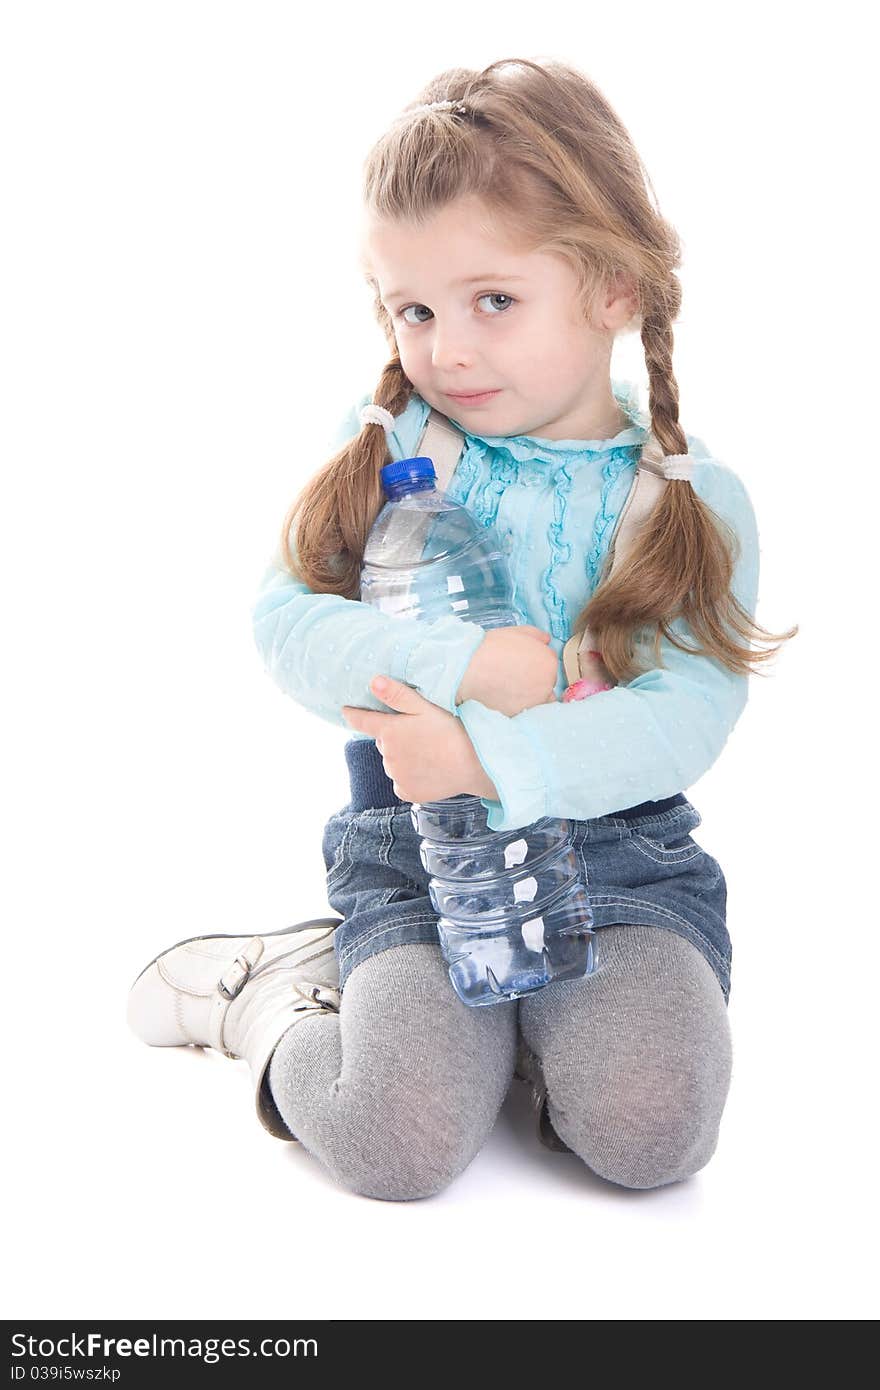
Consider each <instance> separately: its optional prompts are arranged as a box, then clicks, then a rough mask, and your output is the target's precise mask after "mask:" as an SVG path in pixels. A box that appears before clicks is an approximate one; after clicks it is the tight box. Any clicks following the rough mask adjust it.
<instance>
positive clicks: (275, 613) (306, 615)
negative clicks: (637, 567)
mask: <svg viewBox="0 0 880 1390" xmlns="http://www.w3.org/2000/svg"><path fill="white" fill-rule="evenodd" d="M612 389H613V391H614V395H615V398H616V399H617V401H618V404H619V405H620V406H621V409H622V410H623V411H624V412H625V414H626V416H627V418H628V419H629V421H630V423H629V425H628V426H627V427H626V428H625V429H623V430H621V432H620V433H619V434H616V435H615V436H614V438H613V439H541V438H537V437H532V436H527V435H512V436H480V435H474V434H470V433H469V432H467V431H466V430H465V429H464V426H463V425H462V424H461V423H460V422H459V421H457V420H456V421H455V422H454V423H455V424H456V425H458V427H459V428H460V429H462V431H463V432H464V435H465V447H464V450H463V452H462V455H461V458H460V459H459V462H458V466H457V468H456V471H455V474H454V475H453V478H452V480H451V482H450V485H449V487H448V489H447V491H448V494H449V496H450V497H452V498H453V499H454V500H455V501H457V502H460V503H462V504H463V505H464V506H466V507H467V508H468V510H469V511H470V512H471V513H472V514H473V515H474V516H476V517H477V518H478V519H479V520H480V521H481V522H482V523H483V524H484V525H486V526H489V525H492V526H495V527H496V528H497V530H498V531H499V532H500V534H501V535H502V537H505V538H507V541H508V545H509V554H510V562H511V568H512V571H513V575H514V579H515V585H516V606H517V609H518V612H519V615H520V618H521V621H522V622H524V623H532V624H534V625H535V626H537V627H540V628H543V629H544V630H545V631H549V632H550V633H551V634H552V645H553V648H554V650H555V651H556V654H557V657H558V658H559V666H558V674H557V681H556V694H557V697H558V696H561V694H562V692H563V690H564V689H565V687H566V685H567V684H568V682H567V680H566V676H565V671H564V669H563V666H562V660H561V653H562V648H563V646H564V645H565V643H566V641H567V640H568V638H569V636H570V635H571V627H572V624H573V623H574V621H575V619H576V618H577V616H578V614H579V613H580V611H581V609H582V608H583V607H584V605H585V604H586V602H587V600H588V599H589V598H590V596H591V594H592V593H593V591H594V589H595V586H596V582H597V576H598V575H599V573H600V571H601V566H602V562H603V560H604V557H605V554H606V551H607V548H608V544H609V541H610V539H611V534H612V531H613V529H614V523H615V521H616V519H617V516H618V513H619V511H620V509H621V507H622V506H623V503H624V502H625V500H626V498H627V496H628V494H629V490H630V486H631V484H632V481H633V477H634V475H635V468H636V464H637V461H638V458H639V453H640V448H641V445H642V444H643V442H644V441H645V439H646V438H647V436H648V432H649V418H648V415H647V413H646V412H645V411H643V410H642V409H641V407H640V405H639V402H638V399H637V391H636V388H635V387H634V386H633V385H632V384H631V383H628V382H617V381H614V382H612ZM371 399H372V392H368V393H367V394H366V395H365V396H362V397H361V399H360V400H359V401H358V402H357V404H356V405H355V406H353V407H352V409H351V410H350V411H349V413H348V414H347V416H346V417H345V420H344V421H343V422H342V425H341V427H340V429H339V430H338V432H337V434H336V437H335V439H334V440H333V441H332V444H331V448H330V451H329V452H328V457H329V453H330V452H334V451H335V450H336V449H339V448H341V446H342V444H344V443H345V441H346V440H348V439H351V438H353V437H354V435H356V434H357V433H358V432H359V430H360V422H359V419H358V412H359V410H360V408H361V407H362V406H363V405H365V404H366V402H367V401H369V400H371ZM429 412H430V406H429V405H428V403H427V402H426V401H424V400H423V399H422V398H421V397H420V396H418V395H413V397H412V398H411V400H410V402H409V404H408V406H407V408H406V410H405V411H404V412H403V414H402V415H401V416H399V418H398V420H397V423H396V428H395V430H394V432H393V433H391V434H390V435H389V447H390V452H391V456H392V458H394V459H400V458H407V457H411V456H413V455H414V454H417V453H418V448H417V444H418V441H419V438H420V435H421V433H422V430H423V428H424V425H425V423H426V421H427V417H428V414H429ZM686 438H687V442H688V450H689V452H690V453H691V454H692V455H693V456H694V458H695V459H696V460H697V462H696V463H695V465H694V470H693V486H694V488H695V490H696V492H697V493H698V494H699V496H700V497H702V498H703V499H704V500H705V501H706V502H707V503H708V504H709V506H710V507H712V508H713V510H714V511H715V512H717V513H718V514H719V515H720V516H721V517H723V518H724V520H725V521H726V522H727V523H728V524H729V525H730V526H731V527H732V528H733V530H734V531H735V533H736V536H737V538H738V541H739V559H738V561H737V564H736V569H735V572H734V579H733V592H734V594H735V595H736V597H737V598H738V599H739V601H740V603H741V604H742V605H743V607H744V608H745V609H746V611H747V612H748V613H749V614H751V615H754V613H755V607H756V603H757V596H758V571H759V545H758V531H757V526H756V522H755V515H754V511H753V508H752V505H751V502H750V500H749V497H748V494H747V492H746V489H745V487H744V486H743V484H742V482H741V481H740V479H739V478H738V477H737V476H736V474H735V473H734V472H733V471H732V470H731V469H730V468H728V467H727V466H726V465H725V464H723V463H720V462H719V461H718V460H717V459H715V458H713V457H712V456H711V454H710V453H709V452H708V450H707V448H706V446H705V445H704V444H703V442H702V441H701V440H699V439H697V438H695V437H694V436H693V435H690V434H688V435H687V436H686ZM278 558H279V557H278V552H276V556H275V558H274V560H273V562H272V563H271V564H270V565H269V568H268V569H267V571H266V573H265V574H264V576H263V579H262V581H261V583H260V586H259V593H258V596H257V600H256V603H255V605H254V609H253V622H254V636H255V639H256V643H257V646H258V648H259V650H260V653H261V655H262V658H263V661H264V663H265V666H266V669H267V671H268V672H269V674H270V675H271V676H272V678H273V680H275V681H276V682H277V684H278V685H279V686H280V687H281V689H282V690H283V691H284V692H285V693H286V694H288V695H290V696H291V697H292V698H293V699H294V700H296V701H297V703H298V704H301V705H304V706H305V708H306V709H309V710H311V711H312V713H314V714H316V715H318V716H319V717H320V718H321V719H326V720H328V721H329V722H330V723H331V724H338V725H340V726H341V727H343V728H345V729H348V728H349V726H348V725H347V724H346V723H345V720H344V719H343V718H342V714H341V708H342V706H343V705H360V706H362V707H363V708H366V709H374V710H380V711H383V712H386V713H387V712H388V707H387V706H386V705H384V704H383V703H382V702H381V700H378V699H377V698H376V697H375V696H374V695H373V694H372V693H371V691H370V690H369V688H368V687H369V682H370V681H371V680H372V678H373V677H374V676H376V675H379V674H382V675H389V676H393V677H394V678H395V679H397V680H401V681H404V682H405V683H406V684H408V685H411V686H413V687H414V688H415V689H416V690H418V691H419V692H420V694H422V695H423V696H424V697H425V698H426V699H427V700H431V701H432V702H433V703H434V704H437V705H440V706H441V707H442V708H443V709H446V710H449V711H450V712H451V713H453V714H456V715H457V717H458V718H459V719H460V720H461V721H462V723H463V724H464V726H465V728H466V729H467V731H468V734H469V736H470V738H471V741H472V743H473V746H474V749H475V751H476V754H477V757H478V758H479V760H480V762H481V763H482V765H483V767H484V769H485V771H486V772H487V773H488V775H489V777H490V778H491V779H492V782H493V783H494V785H495V787H496V789H497V791H498V795H499V798H500V800H498V801H489V800H486V799H484V800H483V805H484V806H485V807H486V808H487V810H488V813H489V815H488V824H489V828H490V829H492V830H513V829H518V828H520V827H522V826H527V825H532V824H533V823H534V822H535V821H537V820H539V819H540V818H541V817H542V816H554V817H572V818H574V819H578V820H587V819H590V818H592V817H594V816H603V815H609V814H613V812H615V811H618V810H621V809H623V808H625V807H628V806H634V805H638V804H639V803H640V802H642V801H655V800H658V799H660V798H662V797H667V796H672V795H674V794H675V793H676V792H680V791H686V790H687V788H688V787H690V786H691V785H692V783H694V782H696V781H697V780H698V779H699V778H700V777H702V776H703V774H704V773H705V772H706V771H707V770H708V769H709V768H710V767H711V766H712V764H713V763H714V762H715V760H716V758H717V757H718V755H719V753H720V752H721V749H722V748H723V747H724V744H725V742H726V740H727V737H728V735H729V733H730V731H731V729H732V728H733V726H734V724H735V723H736V721H737V719H738V718H739V716H740V714H741V713H742V711H743V708H744V706H745V703H746V698H747V687H748V677H747V676H737V675H734V674H733V673H732V672H731V671H729V670H728V669H727V668H726V667H725V666H723V665H722V664H721V663H720V662H718V661H716V660H714V659H712V658H707V657H704V656H693V655H689V654H688V653H686V652H682V651H680V650H679V649H678V648H677V647H675V646H674V645H673V644H672V643H671V642H669V641H667V640H666V639H664V640H663V642H662V645H661V651H662V653H663V661H664V663H665V666H664V667H656V668H655V669H653V670H650V671H647V672H645V673H644V674H643V675H640V676H638V677H637V678H636V679H635V680H633V681H631V682H630V683H629V684H627V685H617V686H615V687H614V688H613V689H612V690H609V691H604V692H602V693H601V694H599V695H593V696H591V697H589V698H588V699H586V700H581V701H573V702H572V703H570V704H562V703H561V702H559V703H556V704H544V705H539V706H537V707H536V708H535V709H530V710H525V711H523V713H522V714H518V715H516V716H515V717H514V718H508V717H507V716H506V715H503V714H499V713H498V712H497V710H492V709H488V708H487V707H486V706H485V705H482V704H481V703H480V702H479V701H478V700H466V701H464V703H463V704H461V705H459V706H458V707H457V708H456V705H455V695H456V692H457V690H458V687H459V684H460V682H461V679H462V677H463V675H464V673H465V670H466V668H467V666H468V663H469V662H470V659H471V657H472V656H473V654H474V652H475V651H476V649H477V647H478V646H479V645H480V643H481V642H482V640H483V637H484V632H483V629H482V628H481V627H479V626H477V625H476V624H475V623H469V622H465V621H463V620H462V619H461V618H457V617H454V616H450V617H448V618H441V619H440V620H439V621H437V622H433V623H427V622H420V621H418V620H410V619H400V618H394V617H391V616H389V615H387V614H383V613H380V612H379V611H378V610H377V609H375V608H373V607H371V606H370V605H368V604H362V603H360V602H359V601H357V600H352V599H344V598H340V597H338V596H337V595H335V594H315V593H313V592H312V591H311V590H310V589H309V588H307V587H306V585H304V584H301V583H298V582H297V580H295V579H294V578H293V577H292V576H291V575H290V574H288V573H287V572H286V571H285V570H284V569H282V568H281V566H280V564H279V563H278ZM671 626H672V630H673V631H674V632H675V634H676V636H681V638H682V640H684V641H685V642H686V643H688V645H691V646H693V645H696V643H695V641H694V638H693V634H692V633H691V632H690V629H689V628H688V627H687V626H686V624H684V623H683V622H682V621H681V620H680V619H678V620H676V621H675V622H673V623H672V625H671ZM350 732H351V735H352V737H353V738H366V737H368V736H367V735H366V734H359V733H356V732H355V731H354V730H351V731H350Z"/></svg>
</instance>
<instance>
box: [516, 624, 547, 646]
mask: <svg viewBox="0 0 880 1390" xmlns="http://www.w3.org/2000/svg"><path fill="white" fill-rule="evenodd" d="M517 632H526V633H529V634H530V635H531V636H533V637H540V638H541V640H542V641H543V642H549V641H550V640H551V637H550V633H549V632H545V631H544V629H543V628H540V627H533V626H532V625H531V624H530V623H524V624H523V625H522V626H521V627H518V628H517Z"/></svg>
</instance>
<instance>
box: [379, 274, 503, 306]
mask: <svg viewBox="0 0 880 1390" xmlns="http://www.w3.org/2000/svg"><path fill="white" fill-rule="evenodd" d="M527 278H528V277H527V276H525V275H511V274H510V273H509V272H506V271H497V270H490V271H487V272H486V274H485V275H468V276H466V277H465V279H464V280H453V281H452V284H453V287H454V288H457V287H458V286H459V285H475V284H476V283H477V281H478V280H526V279H527ZM386 298H388V299H407V298H409V296H408V294H407V291H406V290H389V291H388V293H387V296H386Z"/></svg>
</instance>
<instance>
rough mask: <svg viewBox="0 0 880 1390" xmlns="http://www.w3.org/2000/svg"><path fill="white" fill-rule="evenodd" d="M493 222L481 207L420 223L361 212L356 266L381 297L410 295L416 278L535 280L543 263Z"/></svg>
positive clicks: (448, 211)
mask: <svg viewBox="0 0 880 1390" xmlns="http://www.w3.org/2000/svg"><path fill="white" fill-rule="evenodd" d="M546 259H547V258H546V257H542V256H541V255H540V254H539V253H537V252H533V251H529V250H528V249H527V248H526V247H525V246H524V245H523V244H522V243H521V242H518V241H517V240H516V239H515V238H514V237H513V236H512V235H511V234H509V233H505V231H504V230H503V228H500V227H498V226H497V224H493V223H492V222H491V220H490V219H489V218H488V217H487V215H486V213H485V211H484V210H483V209H482V208H481V207H479V205H474V204H473V203H470V204H453V205H450V206H449V207H447V208H444V209H442V210H441V211H439V212H437V213H434V214H432V215H431V216H430V217H429V218H427V219H425V220H424V221H421V222H416V221H415V220H401V221H391V220H388V219H382V218H380V217H378V216H376V215H375V214H374V213H370V212H365V213H364V216H363V221H362V227H361V239H360V266H361V269H362V271H363V272H364V274H366V275H370V276H372V277H373V278H374V279H376V280H377V281H378V282H379V284H380V287H381V290H382V293H383V294H390V293H392V292H394V291H395V290H397V289H400V290H401V291H404V292H406V291H408V290H409V289H413V288H414V286H413V285H411V284H410V283H409V282H410V281H411V280H413V279H414V278H418V279H419V280H424V279H425V277H426V276H430V278H431V281H432V283H433V284H435V285H439V284H441V283H447V284H452V283H454V282H457V281H459V280H464V279H466V278H467V277H470V276H482V275H484V274H487V273H491V274H493V275H504V274H507V275H511V276H512V275H518V276H522V277H524V278H533V277H534V276H535V275H536V274H538V273H539V272H540V268H541V262H542V261H544V260H546Z"/></svg>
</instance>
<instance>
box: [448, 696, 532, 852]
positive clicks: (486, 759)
mask: <svg viewBox="0 0 880 1390" xmlns="http://www.w3.org/2000/svg"><path fill="white" fill-rule="evenodd" d="M458 717H459V719H460V720H461V722H462V724H463V725H464V727H465V729H466V730H467V734H468V737H469V739H470V741H471V743H472V744H473V747H474V752H475V753H476V755H477V757H478V759H479V761H480V763H481V764H482V766H483V770H484V771H485V772H486V773H487V774H488V776H489V777H491V779H492V781H493V782H494V783H495V790H496V791H497V792H498V795H499V796H500V798H501V800H500V801H489V800H488V799H487V798H486V797H484V796H481V797H480V801H481V802H482V804H483V805H484V806H485V808H486V810H487V811H488V813H489V814H488V818H487V825H488V828H489V829H490V830H519V829H520V827H522V826H527V825H534V823H535V821H539V820H540V819H541V818H542V816H546V814H547V809H546V807H547V788H546V783H545V780H544V773H543V770H542V768H541V764H540V762H539V760H538V755H537V753H536V751H535V749H534V747H533V746H532V744H531V743H530V742H529V739H528V736H527V735H526V734H524V733H523V732H522V729H519V728H517V727H516V721H515V720H513V719H508V718H507V716H506V715H504V714H499V713H498V711H497V710H494V709H488V708H487V707H486V705H482V704H480V701H479V700H464V701H463V702H462V703H461V704H460V705H459V707H458Z"/></svg>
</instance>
